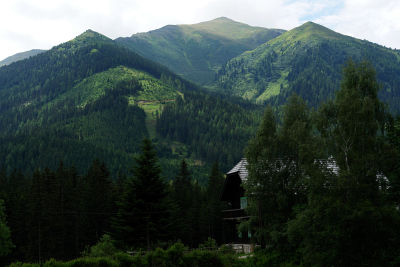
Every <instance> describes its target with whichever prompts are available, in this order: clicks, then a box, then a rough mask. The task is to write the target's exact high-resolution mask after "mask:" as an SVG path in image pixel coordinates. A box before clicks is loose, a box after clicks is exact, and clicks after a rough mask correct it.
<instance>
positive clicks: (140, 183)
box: [113, 139, 170, 249]
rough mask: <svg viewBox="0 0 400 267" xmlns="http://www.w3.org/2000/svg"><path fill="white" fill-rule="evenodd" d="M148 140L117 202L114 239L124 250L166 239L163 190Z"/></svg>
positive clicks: (151, 244) (151, 146)
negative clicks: (125, 247)
mask: <svg viewBox="0 0 400 267" xmlns="http://www.w3.org/2000/svg"><path fill="white" fill-rule="evenodd" d="M160 174H161V169H160V167H159V165H158V158H157V155H156V152H155V150H154V147H153V144H152V143H151V141H150V140H148V139H144V141H143V144H142V153H141V154H140V155H139V156H138V157H136V159H135V166H134V167H133V169H132V176H131V177H129V178H128V179H127V181H126V184H125V188H124V192H123V193H122V196H121V199H120V200H119V201H118V203H117V204H118V213H117V215H116V218H115V221H114V226H113V227H114V233H115V234H114V236H115V238H116V239H117V240H118V241H120V242H122V244H124V245H125V246H128V247H144V246H147V248H148V249H150V247H153V245H154V244H155V243H156V242H157V241H164V240H167V239H168V235H169V233H168V227H169V223H170V222H169V219H170V218H169V217H170V216H169V210H168V206H167V205H168V202H167V187H166V185H165V183H164V181H162V180H161V177H160Z"/></svg>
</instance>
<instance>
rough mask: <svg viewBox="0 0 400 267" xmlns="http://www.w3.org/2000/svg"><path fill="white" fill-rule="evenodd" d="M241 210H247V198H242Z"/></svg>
mask: <svg viewBox="0 0 400 267" xmlns="http://www.w3.org/2000/svg"><path fill="white" fill-rule="evenodd" d="M240 208H241V209H245V208H247V197H241V198H240Z"/></svg>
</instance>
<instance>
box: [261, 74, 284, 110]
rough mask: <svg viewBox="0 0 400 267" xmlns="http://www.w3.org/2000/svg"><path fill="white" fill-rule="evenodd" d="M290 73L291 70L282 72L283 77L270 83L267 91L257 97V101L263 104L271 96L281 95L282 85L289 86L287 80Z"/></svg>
mask: <svg viewBox="0 0 400 267" xmlns="http://www.w3.org/2000/svg"><path fill="white" fill-rule="evenodd" d="M288 74H289V71H284V72H282V73H281V77H280V78H279V79H278V80H277V81H275V82H271V83H269V84H268V87H267V88H265V91H264V92H263V93H262V94H261V95H260V96H259V97H257V99H256V103H257V104H262V103H263V102H265V101H266V100H268V99H269V98H271V97H273V96H277V95H279V93H280V91H281V86H282V87H286V86H288V82H287V80H286V78H287V76H288Z"/></svg>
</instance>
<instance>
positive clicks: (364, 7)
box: [316, 0, 400, 48]
mask: <svg viewBox="0 0 400 267" xmlns="http://www.w3.org/2000/svg"><path fill="white" fill-rule="evenodd" d="M399 18H400V1H398V0H386V1H374V0H344V5H343V8H342V9H341V10H340V11H339V12H337V13H336V14H333V15H329V16H324V17H321V18H319V19H318V20H316V22H317V23H321V24H323V25H325V26H327V27H329V28H331V29H334V30H335V31H338V32H340V33H343V34H346V35H350V36H353V37H356V38H360V39H366V40H369V41H371V42H375V43H378V44H381V45H385V46H388V47H391V48H400V19H399Z"/></svg>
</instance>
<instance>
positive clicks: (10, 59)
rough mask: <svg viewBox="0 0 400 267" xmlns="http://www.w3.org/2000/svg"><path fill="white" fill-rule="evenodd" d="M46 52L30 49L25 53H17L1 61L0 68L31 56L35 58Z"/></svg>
mask: <svg viewBox="0 0 400 267" xmlns="http://www.w3.org/2000/svg"><path fill="white" fill-rule="evenodd" d="M44 51H46V50H40V49H32V50H29V51H26V52H21V53H17V54H15V55H12V56H9V57H7V58H5V59H3V60H1V61H0V67H1V66H4V65H9V64H11V63H13V62H16V61H19V60H23V59H26V58H30V57H33V56H36V55H38V54H40V53H43V52H44Z"/></svg>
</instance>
